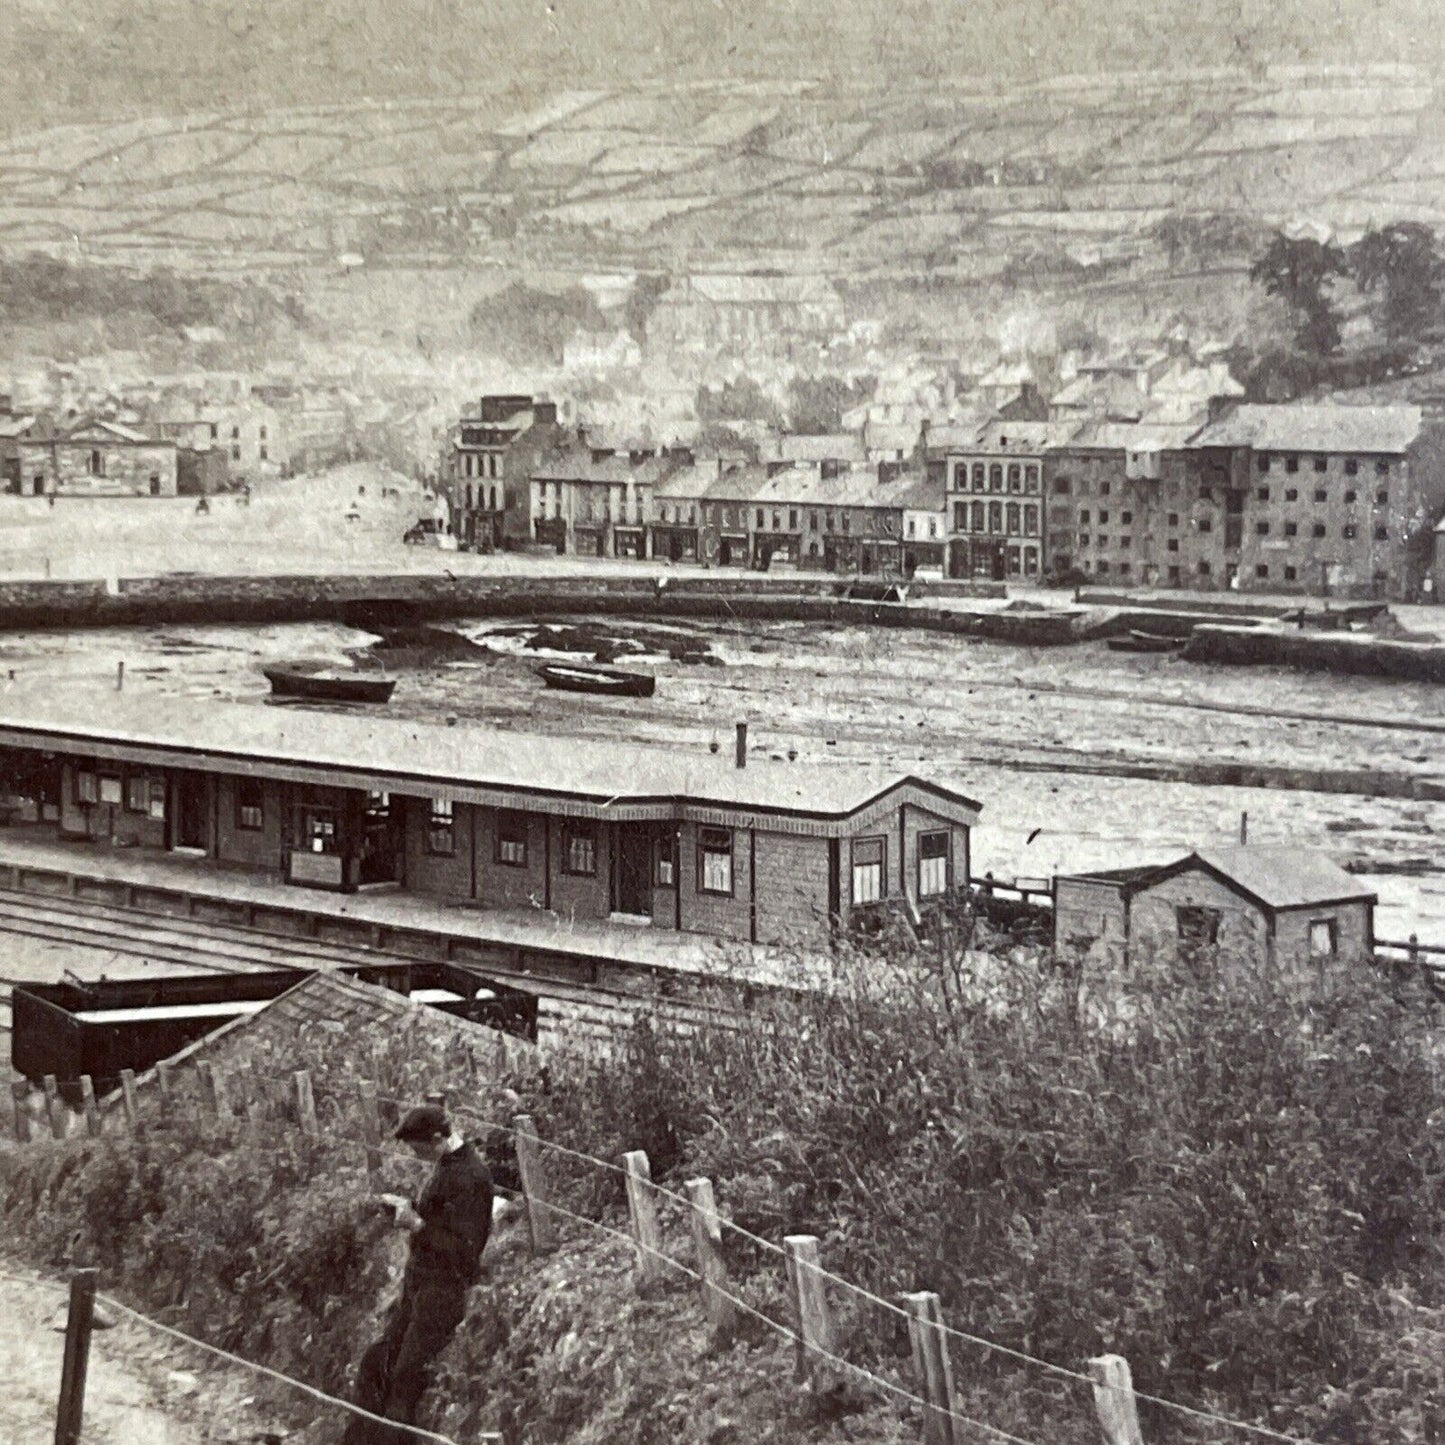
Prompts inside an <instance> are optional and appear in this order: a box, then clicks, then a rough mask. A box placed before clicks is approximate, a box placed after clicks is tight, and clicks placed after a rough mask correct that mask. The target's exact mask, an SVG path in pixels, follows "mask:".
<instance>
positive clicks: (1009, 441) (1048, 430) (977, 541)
mask: <svg viewBox="0 0 1445 1445" xmlns="http://www.w3.org/2000/svg"><path fill="white" fill-rule="evenodd" d="M1075 429H1076V428H1075V427H1074V426H1073V425H1071V424H1069V423H1067V422H1038V421H1004V420H995V421H991V422H989V423H988V425H987V426H985V427H983V428H982V430H981V431H980V432H979V435H978V438H977V440H976V441H974V442H973V444H972V445H971V446H967V447H963V448H960V449H958V450H956V451H955V450H950V451H949V452H948V454H947V457H946V459H945V461H946V468H947V470H946V478H947V489H948V508H949V543H948V575H949V576H950V577H982V578H988V579H990V580H992V581H995V582H1001V581H1003V580H1004V579H1005V578H1016V579H1020V580H1026V579H1028V578H1033V577H1038V576H1039V575H1040V574H1041V573H1042V572H1043V570H1044V566H1045V561H1046V553H1045V539H1044V527H1043V509H1044V495H1045V490H1046V482H1045V471H1046V470H1047V464H1048V459H1049V456H1050V453H1051V451H1052V449H1053V448H1054V447H1055V446H1057V445H1058V444H1059V443H1060V442H1063V441H1066V440H1067V439H1068V438H1069V437H1070V436H1071V435H1072V434H1073V432H1074V430H1075Z"/></svg>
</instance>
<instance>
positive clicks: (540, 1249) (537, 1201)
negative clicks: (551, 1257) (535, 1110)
mask: <svg viewBox="0 0 1445 1445" xmlns="http://www.w3.org/2000/svg"><path fill="white" fill-rule="evenodd" d="M512 1127H513V1128H514V1129H515V1130H516V1141H517V1172H518V1173H519V1174H520V1175H521V1176H522V1195H523V1197H524V1198H525V1199H526V1201H527V1228H528V1231H529V1232H530V1233H531V1236H532V1253H533V1254H545V1253H546V1252H547V1251H548V1250H551V1249H556V1248H557V1222H556V1220H555V1219H553V1217H552V1212H551V1211H550V1210H549V1209H548V1208H547V1172H546V1170H545V1169H544V1168H543V1167H542V1148H541V1145H540V1144H538V1142H537V1138H538V1136H537V1126H536V1125H535V1124H534V1123H533V1122H532V1116H531V1115H530V1114H518V1115H517V1116H516V1117H515V1118H514V1119H513V1120H512Z"/></svg>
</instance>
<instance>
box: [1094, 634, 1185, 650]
mask: <svg viewBox="0 0 1445 1445" xmlns="http://www.w3.org/2000/svg"><path fill="white" fill-rule="evenodd" d="M1187 641H1188V639H1187V638H1184V637H1163V636H1160V634H1158V633H1156V632H1129V633H1128V634H1127V635H1125V636H1124V637H1111V638H1109V639H1108V642H1107V646H1108V647H1109V649H1110V651H1112V652H1176V651H1178V649H1179V648H1181V647H1183V646H1184V644H1185V642H1187Z"/></svg>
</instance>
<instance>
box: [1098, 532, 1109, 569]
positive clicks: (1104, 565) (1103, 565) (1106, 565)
mask: <svg viewBox="0 0 1445 1445" xmlns="http://www.w3.org/2000/svg"><path fill="white" fill-rule="evenodd" d="M1107 540H1108V538H1106V537H1100V538H1099V541H1100V542H1105V541H1107ZM1108 570H1109V564H1108V563H1107V562H1104V561H1100V563H1099V571H1100V572H1107V571H1108Z"/></svg>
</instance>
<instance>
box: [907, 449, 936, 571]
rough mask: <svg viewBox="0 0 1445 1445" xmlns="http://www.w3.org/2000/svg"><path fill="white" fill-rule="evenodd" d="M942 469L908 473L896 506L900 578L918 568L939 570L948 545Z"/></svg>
mask: <svg viewBox="0 0 1445 1445" xmlns="http://www.w3.org/2000/svg"><path fill="white" fill-rule="evenodd" d="M944 487H945V478H944V473H943V469H942V468H941V467H939V468H932V467H930V468H929V469H928V471H927V472H926V473H924V474H922V475H920V474H918V473H912V474H910V476H909V478H908V479H907V483H906V485H905V486H904V489H903V492H902V495H901V496H900V497H899V498H898V505H899V506H900V507H901V508H902V512H903V575H904V576H905V577H912V576H913V574H914V573H915V572H917V571H918V570H919V569H920V568H922V569H924V570H925V571H930V572H933V571H937V572H942V571H943V564H944V560H945V557H944V554H945V552H946V550H947V547H948V543H947V540H946V539H947V537H948V505H947V497H946V495H945V490H944Z"/></svg>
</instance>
